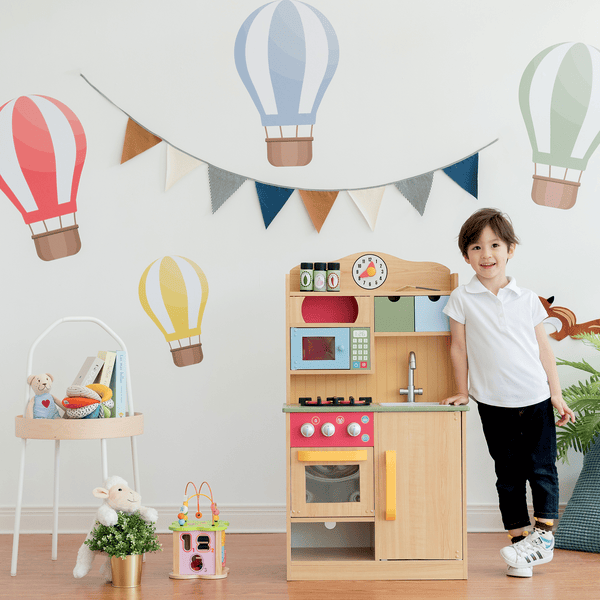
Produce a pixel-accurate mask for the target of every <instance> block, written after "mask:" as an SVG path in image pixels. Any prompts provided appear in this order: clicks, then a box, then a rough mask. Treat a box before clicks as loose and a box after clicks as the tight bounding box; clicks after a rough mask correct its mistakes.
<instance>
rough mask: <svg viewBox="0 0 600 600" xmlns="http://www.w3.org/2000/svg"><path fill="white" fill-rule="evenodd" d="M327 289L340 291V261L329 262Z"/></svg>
mask: <svg viewBox="0 0 600 600" xmlns="http://www.w3.org/2000/svg"><path fill="white" fill-rule="evenodd" d="M327 291H328V292H339V291H340V263H333V262H331V263H327Z"/></svg>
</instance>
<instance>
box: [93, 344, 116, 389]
mask: <svg viewBox="0 0 600 600" xmlns="http://www.w3.org/2000/svg"><path fill="white" fill-rule="evenodd" d="M98 358H101V359H102V360H103V361H104V365H102V369H100V373H99V374H98V376H97V377H96V383H100V384H102V385H105V386H107V387H110V380H111V379H112V374H113V370H114V368H115V359H116V358H117V353H116V352H113V351H112V350H100V352H98ZM111 389H112V388H111ZM112 392H113V396H114V395H115V390H114V389H113V390H112Z"/></svg>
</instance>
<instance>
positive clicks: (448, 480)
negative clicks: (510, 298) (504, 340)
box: [283, 253, 468, 580]
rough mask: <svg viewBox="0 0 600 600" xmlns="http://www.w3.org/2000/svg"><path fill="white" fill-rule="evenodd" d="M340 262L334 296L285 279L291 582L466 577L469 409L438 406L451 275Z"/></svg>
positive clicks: (400, 263)
mask: <svg viewBox="0 0 600 600" xmlns="http://www.w3.org/2000/svg"><path fill="white" fill-rule="evenodd" d="M338 262H339V281H337V282H336V283H337V284H338V289H339V291H335V292H333V291H330V292H314V291H300V286H301V267H300V266H297V267H295V268H294V269H292V270H291V271H290V273H289V275H286V350H287V351H286V361H287V362H286V364H287V377H286V404H285V405H284V407H283V411H284V413H285V417H286V427H287V434H286V441H287V578H288V580H309V579H312V580H332V579H338V580H359V579H363V580H365V579H371V580H377V579H466V578H467V546H466V543H467V537H466V503H465V498H466V477H465V470H466V469H465V430H466V411H467V410H468V407H466V406H442V405H440V404H439V401H440V400H442V399H444V398H447V397H448V396H451V395H452V394H454V393H455V384H454V377H453V372H452V365H451V361H450V340H451V338H450V331H449V323H448V318H447V317H446V316H445V315H444V314H443V312H442V309H443V307H444V306H445V304H446V302H447V300H448V296H449V295H450V292H451V291H452V290H453V289H454V288H455V287H456V286H457V285H458V276H457V275H456V274H451V273H450V271H449V269H447V268H446V267H444V266H443V265H440V264H437V263H432V262H409V261H405V260H401V259H399V258H396V257H394V256H390V255H387V254H382V253H360V254H354V255H351V256H347V257H345V258H343V259H341V260H339V261H338ZM303 266H304V265H303ZM307 280H308V278H307ZM302 285H303V287H304V286H305V283H304V272H303V273H302Z"/></svg>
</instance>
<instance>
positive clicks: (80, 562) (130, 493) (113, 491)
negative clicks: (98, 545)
mask: <svg viewBox="0 0 600 600" xmlns="http://www.w3.org/2000/svg"><path fill="white" fill-rule="evenodd" d="M92 493H93V494H94V496H96V498H102V499H103V500H104V502H103V504H102V506H101V507H100V508H99V509H98V512H97V513H96V518H95V519H94V524H93V525H92V530H91V531H90V533H88V534H87V537H86V538H85V539H86V540H89V539H91V538H92V531H93V530H94V527H95V526H96V521H98V522H99V523H102V525H106V526H109V527H111V526H113V525H116V524H117V521H118V520H119V519H118V516H117V511H119V512H124V513H127V514H132V513H134V512H139V513H140V516H141V517H142V519H144V521H146V522H148V523H156V521H157V520H158V513H157V512H156V510H155V509H154V508H147V507H145V506H141V505H140V502H141V499H142V497H141V496H140V495H139V494H138V493H137V492H135V491H134V490H132V489H131V488H130V487H129V486H128V485H127V482H126V481H125V480H124V479H122V478H121V477H117V476H113V477H109V478H108V479H107V480H106V483H105V484H104V487H97V488H95V489H94V491H93V492H92ZM95 554H101V553H100V552H93V551H92V550H90V548H89V546H87V544H82V545H81V548H79V552H78V553H77V563H76V564H75V568H74V569H73V577H75V579H79V578H80V577H85V576H86V575H87V574H88V573H89V572H90V569H91V568H92V563H93V562H94V555H95ZM100 574H101V575H104V576H105V578H106V581H112V572H111V568H110V557H108V558H107V560H106V562H105V563H104V565H102V567H101V568H100Z"/></svg>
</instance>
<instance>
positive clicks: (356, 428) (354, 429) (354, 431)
mask: <svg viewBox="0 0 600 600" xmlns="http://www.w3.org/2000/svg"><path fill="white" fill-rule="evenodd" d="M348 435H351V436H352V437H356V436H357V435H360V425H359V424H358V423H350V425H348Z"/></svg>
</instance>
